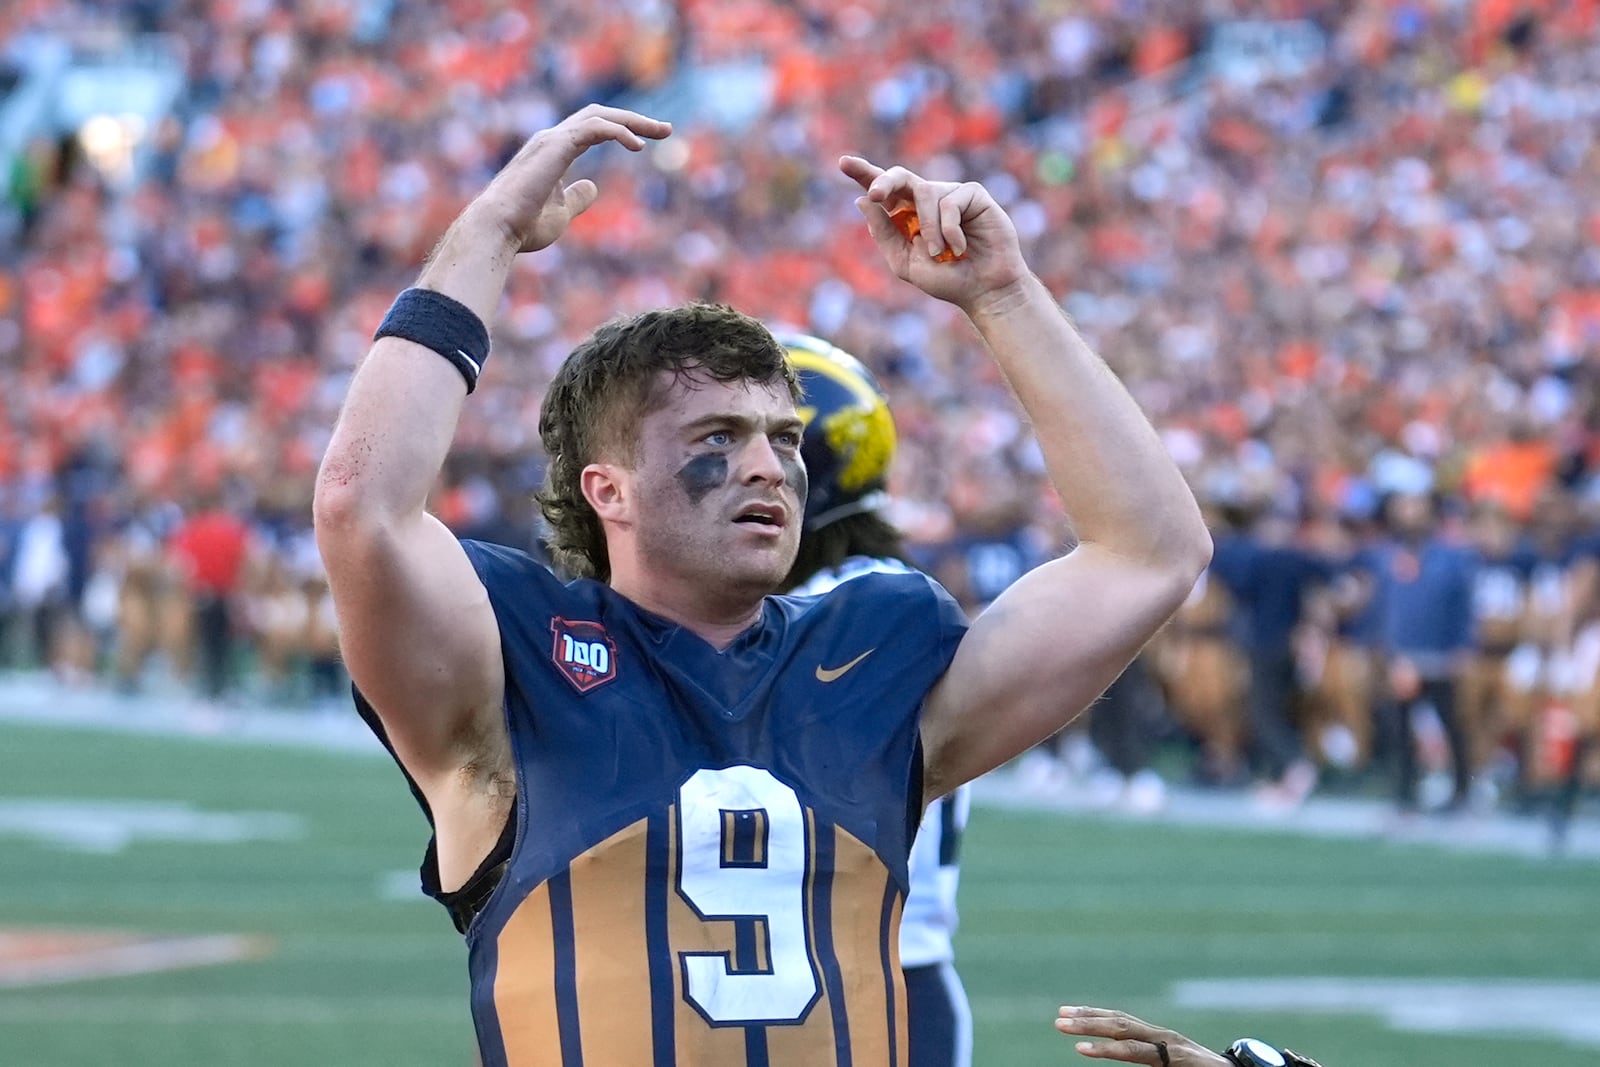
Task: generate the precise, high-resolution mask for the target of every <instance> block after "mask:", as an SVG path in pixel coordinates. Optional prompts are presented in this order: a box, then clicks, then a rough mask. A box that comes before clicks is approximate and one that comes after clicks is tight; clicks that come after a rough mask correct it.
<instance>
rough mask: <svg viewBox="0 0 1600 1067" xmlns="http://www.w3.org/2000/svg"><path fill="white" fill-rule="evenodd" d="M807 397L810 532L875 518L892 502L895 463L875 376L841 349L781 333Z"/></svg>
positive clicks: (889, 420)
mask: <svg viewBox="0 0 1600 1067" xmlns="http://www.w3.org/2000/svg"><path fill="white" fill-rule="evenodd" d="M776 336H777V338H778V341H779V343H781V344H782V345H783V346H784V347H785V348H786V349H788V351H789V362H790V363H792V364H793V365H794V369H795V374H796V375H797V376H798V377H799V379H800V387H801V390H802V391H803V393H804V396H803V398H802V399H801V401H800V419H801V421H802V422H804V423H805V427H806V429H805V438H804V440H803V442H802V444H801V448H800V454H801V456H802V457H803V458H804V459H805V462H806V474H807V476H808V477H809V478H810V480H811V491H810V495H809V496H807V497H806V529H808V530H816V529H819V528H821V527H823V526H826V525H828V524H829V523H831V522H837V521H838V520H840V519H842V518H845V517H846V516H848V515H857V514H860V513H861V512H864V511H874V510H877V509H879V508H881V507H883V505H884V504H886V503H887V502H888V489H887V486H888V477H889V464H890V463H891V462H892V461H893V460H894V446H895V430H894V416H893V415H891V414H890V413H889V400H888V397H886V396H884V393H883V389H882V387H880V386H879V385H878V382H877V379H875V378H874V377H873V376H872V372H871V371H869V370H867V368H866V367H864V366H862V364H861V361H860V360H858V359H856V357H854V356H852V355H851V354H850V353H848V352H846V351H845V350H844V349H842V348H839V347H838V346H837V345H833V344H829V343H828V342H827V341H824V340H822V339H820V338H817V337H810V336H808V335H806V334H801V333H789V332H783V331H779V332H778V333H777V334H776Z"/></svg>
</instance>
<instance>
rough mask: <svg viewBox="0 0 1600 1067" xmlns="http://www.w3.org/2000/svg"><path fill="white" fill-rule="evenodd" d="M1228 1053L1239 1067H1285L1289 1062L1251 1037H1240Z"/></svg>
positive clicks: (1271, 1048) (1264, 1043)
mask: <svg viewBox="0 0 1600 1067" xmlns="http://www.w3.org/2000/svg"><path fill="white" fill-rule="evenodd" d="M1228 1052H1229V1054H1230V1055H1231V1056H1233V1058H1234V1061H1235V1062H1237V1063H1238V1064H1240V1065H1241V1067H1286V1064H1288V1062H1289V1061H1288V1060H1286V1059H1284V1058H1283V1053H1281V1052H1279V1051H1278V1050H1277V1049H1275V1048H1273V1047H1272V1046H1271V1045H1269V1044H1267V1043H1266V1042H1265V1041H1257V1040H1256V1039H1255V1038H1253V1037H1241V1038H1240V1039H1239V1040H1237V1041H1235V1042H1234V1043H1233V1046H1232V1047H1231V1048H1229V1049H1228Z"/></svg>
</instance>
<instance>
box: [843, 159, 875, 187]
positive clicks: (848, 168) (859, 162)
mask: <svg viewBox="0 0 1600 1067" xmlns="http://www.w3.org/2000/svg"><path fill="white" fill-rule="evenodd" d="M839 169H840V170H841V171H843V172H844V174H845V177H847V178H849V179H850V180H852V181H854V182H855V183H856V184H857V185H859V186H861V188H862V190H863V191H865V190H867V189H869V188H871V187H872V183H873V182H874V181H875V180H876V179H877V177H878V175H880V174H882V173H883V168H882V167H880V166H878V165H877V164H876V163H873V162H871V161H869V160H865V159H862V158H861V157H860V156H840V157H839Z"/></svg>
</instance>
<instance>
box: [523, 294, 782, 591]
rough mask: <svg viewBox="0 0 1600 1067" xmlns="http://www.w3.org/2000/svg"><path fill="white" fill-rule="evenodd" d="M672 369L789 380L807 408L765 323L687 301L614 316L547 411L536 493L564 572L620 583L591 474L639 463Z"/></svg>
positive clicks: (729, 378)
mask: <svg viewBox="0 0 1600 1067" xmlns="http://www.w3.org/2000/svg"><path fill="white" fill-rule="evenodd" d="M663 372H666V373H667V374H670V375H671V383H672V384H676V383H677V382H680V381H682V380H684V379H685V378H701V379H711V380H713V381H718V382H738V381H746V382H751V383H755V384H759V385H770V384H774V383H777V382H782V383H783V384H784V385H785V386H787V387H788V389H789V395H790V396H792V397H793V398H794V400H795V402H796V403H797V404H798V403H799V402H800V385H799V382H798V381H797V380H796V378H795V373H794V368H793V367H792V366H790V364H789V360H788V357H787V354H786V353H785V351H784V348H783V346H782V345H780V344H779V343H778V342H777V341H776V340H775V339H774V338H773V336H772V334H771V332H770V331H768V329H767V328H766V327H765V326H763V325H762V324H761V323H760V322H759V321H757V320H756V319H753V318H751V317H750V316H748V315H745V314H742V313H741V312H738V311H735V310H734V309H733V308H731V307H728V306H727V305H725V304H686V305H684V306H682V307H675V308H666V309H663V310H658V311H646V312H643V313H642V314H639V315H634V316H631V317H628V318H619V319H613V320H611V321H610V322H608V323H606V324H605V325H603V326H601V327H599V328H598V329H596V330H595V331H594V333H592V334H590V335H589V337H588V338H587V339H586V340H585V341H584V342H583V343H582V344H580V345H578V347H577V348H575V349H573V350H572V354H571V355H569V356H568V357H567V358H566V360H565V361H563V362H562V364H561V369H560V370H558V371H557V372H556V376H555V379H554V380H553V381H552V382H551V383H550V389H549V391H548V392H547V393H545V397H544V403H543V405H541V407H540V409H539V439H540V440H541V441H543V442H544V450H545V455H547V456H548V457H549V466H548V467H546V469H545V484H544V489H543V490H541V491H540V492H539V493H538V494H536V496H535V499H536V500H538V502H539V509H540V510H541V511H542V512H543V513H544V518H545V522H546V523H547V524H548V526H549V529H548V530H547V532H546V534H545V545H546V547H547V548H548V549H549V550H550V560H551V563H552V564H554V566H555V567H556V569H557V570H559V571H561V572H562V573H564V574H567V575H568V576H570V577H574V578H594V579H596V580H597V581H602V582H606V581H610V580H611V561H610V558H609V556H608V555H607V552H606V535H605V529H604V528H603V527H602V526H601V524H600V516H598V515H596V514H595V511H594V508H592V507H590V506H589V501H588V500H587V499H585V498H584V495H583V486H582V482H581V479H582V476H583V469H584V468H585V467H587V466H588V465H589V464H591V463H594V462H597V461H598V460H600V459H602V458H607V459H611V460H615V461H618V462H621V463H624V464H627V465H628V466H632V465H634V464H636V463H638V461H639V455H638V452H639V439H638V435H637V427H638V424H639V420H640V419H641V418H642V417H643V416H644V415H645V414H646V413H647V412H648V411H649V410H650V409H651V407H652V406H653V404H654V403H656V402H658V400H659V392H660V389H659V383H660V379H661V375H662V373H663Z"/></svg>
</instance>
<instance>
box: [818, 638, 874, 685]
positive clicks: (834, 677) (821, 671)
mask: <svg viewBox="0 0 1600 1067" xmlns="http://www.w3.org/2000/svg"><path fill="white" fill-rule="evenodd" d="M877 650H878V649H877V646H873V647H872V648H869V649H867V650H866V651H865V652H863V653H861V655H859V656H857V657H856V658H855V659H853V660H851V661H850V662H849V663H846V664H845V665H844V666H843V667H832V668H830V667H824V666H823V665H822V664H820V663H819V664H817V681H819V682H836V681H838V680H839V679H840V678H843V677H844V674H845V672H846V671H848V670H849V669H850V668H851V667H854V666H855V665H856V664H857V663H860V662H861V661H862V660H864V659H866V658H867V657H868V656H870V655H872V654H873V653H874V652H876V651H877Z"/></svg>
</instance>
